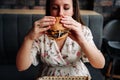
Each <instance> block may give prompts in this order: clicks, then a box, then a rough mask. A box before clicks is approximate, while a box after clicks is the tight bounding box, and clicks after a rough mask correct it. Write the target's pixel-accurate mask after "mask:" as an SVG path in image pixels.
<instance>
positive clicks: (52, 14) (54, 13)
mask: <svg viewBox="0 0 120 80" xmlns="http://www.w3.org/2000/svg"><path fill="white" fill-rule="evenodd" d="M50 14H51V16H57V14H58V13H57V11H51V13H50Z"/></svg>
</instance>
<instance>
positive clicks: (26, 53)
mask: <svg viewBox="0 0 120 80" xmlns="http://www.w3.org/2000/svg"><path fill="white" fill-rule="evenodd" d="M32 43H33V41H32V40H29V39H26V38H25V39H24V41H23V43H22V45H21V47H20V49H19V51H18V53H17V57H16V65H17V68H18V70H19V71H23V70H26V69H28V68H29V67H30V65H31V59H30V50H31V47H32Z"/></svg>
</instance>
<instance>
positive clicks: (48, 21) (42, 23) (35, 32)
mask: <svg viewBox="0 0 120 80" xmlns="http://www.w3.org/2000/svg"><path fill="white" fill-rule="evenodd" d="M53 24H55V17H52V16H44V17H43V18H42V19H40V20H37V21H35V22H34V26H33V27H32V28H31V30H30V32H29V33H28V35H27V36H26V37H27V39H30V40H35V39H38V37H40V36H41V35H42V34H45V31H47V30H48V29H50V27H51V25H53Z"/></svg>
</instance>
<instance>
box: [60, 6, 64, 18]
mask: <svg viewBox="0 0 120 80" xmlns="http://www.w3.org/2000/svg"><path fill="white" fill-rule="evenodd" d="M63 15H64V11H63V9H62V8H61V9H60V11H59V16H63Z"/></svg>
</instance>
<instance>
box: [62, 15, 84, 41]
mask: <svg viewBox="0 0 120 80" xmlns="http://www.w3.org/2000/svg"><path fill="white" fill-rule="evenodd" d="M61 23H62V24H63V26H64V27H65V28H68V29H70V34H69V36H70V37H71V38H72V39H73V40H75V41H77V42H78V41H82V40H83V39H84V36H83V32H82V29H83V26H82V24H81V23H79V22H77V21H76V20H74V19H73V18H72V17H70V16H64V17H62V19H61Z"/></svg>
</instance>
